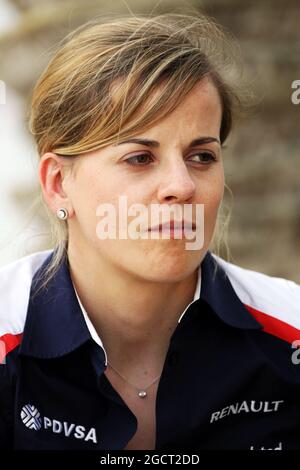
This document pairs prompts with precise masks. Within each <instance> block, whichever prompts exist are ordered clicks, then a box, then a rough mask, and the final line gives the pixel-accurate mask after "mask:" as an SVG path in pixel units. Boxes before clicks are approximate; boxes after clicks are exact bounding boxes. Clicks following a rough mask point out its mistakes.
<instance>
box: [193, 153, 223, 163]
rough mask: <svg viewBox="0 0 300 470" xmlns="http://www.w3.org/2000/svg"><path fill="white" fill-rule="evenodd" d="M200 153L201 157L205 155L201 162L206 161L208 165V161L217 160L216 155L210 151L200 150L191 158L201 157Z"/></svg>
mask: <svg viewBox="0 0 300 470" xmlns="http://www.w3.org/2000/svg"><path fill="white" fill-rule="evenodd" d="M199 155H200V156H201V157H204V160H203V159H202V160H200V161H199V163H204V164H205V165H207V164H208V163H211V162H215V161H217V159H216V157H215V156H214V155H213V154H212V153H210V152H198V153H195V154H194V155H191V157H190V158H193V157H199ZM190 158H189V160H190ZM196 163H198V162H196Z"/></svg>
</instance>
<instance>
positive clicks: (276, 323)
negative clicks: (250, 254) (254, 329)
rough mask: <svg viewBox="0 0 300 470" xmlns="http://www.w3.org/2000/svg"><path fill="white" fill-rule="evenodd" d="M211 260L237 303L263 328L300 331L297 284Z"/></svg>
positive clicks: (299, 306)
mask: <svg viewBox="0 0 300 470" xmlns="http://www.w3.org/2000/svg"><path fill="white" fill-rule="evenodd" d="M213 257H214V258H215V260H216V262H217V264H218V265H219V266H221V268H222V269H223V271H224V272H225V273H226V276H227V277H228V278H229V280H230V283H231V285H232V287H233V288H234V290H235V292H236V294H237V296H238V297H239V299H240V300H241V302H242V303H243V304H244V305H245V306H246V307H247V308H248V310H249V311H250V312H251V313H252V314H253V315H254V316H255V317H256V319H257V320H258V321H259V322H260V323H262V324H263V325H268V326H267V328H271V329H272V328H275V330H274V331H277V330H278V328H279V329H280V330H282V331H283V330H285V332H287V328H288V327H292V328H293V330H294V329H297V330H300V285H299V284H297V283H296V282H294V281H291V280H288V279H284V278H280V277H275V276H270V275H267V274H264V273H261V272H257V271H253V270H250V269H246V268H243V267H241V266H238V265H236V264H233V263H230V262H228V261H225V260H223V259H222V258H220V257H218V256H216V255H215V254H213ZM270 325H271V326H270ZM265 329H266V328H265ZM276 336H277V335H276ZM280 336H282V335H280Z"/></svg>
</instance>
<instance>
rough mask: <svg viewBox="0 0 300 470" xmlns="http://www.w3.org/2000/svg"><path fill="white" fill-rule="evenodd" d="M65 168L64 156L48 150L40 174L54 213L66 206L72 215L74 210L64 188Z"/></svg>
mask: <svg viewBox="0 0 300 470" xmlns="http://www.w3.org/2000/svg"><path fill="white" fill-rule="evenodd" d="M64 170H65V168H64V165H63V157H60V156H58V155H56V154H55V153H51V152H47V153H45V154H44V155H43V156H42V157H41V159H40V162H39V168H38V174H39V179H40V184H41V188H42V192H43V196H44V199H45V201H46V203H47V205H48V207H49V209H50V210H51V211H52V212H53V213H54V214H55V213H56V211H57V210H58V209H59V208H61V207H65V208H66V209H67V210H68V212H69V217H71V216H72V215H73V214H74V210H73V207H72V204H71V201H70V199H69V198H68V195H67V194H66V192H65V190H64V188H63V182H64V177H65V171H64Z"/></svg>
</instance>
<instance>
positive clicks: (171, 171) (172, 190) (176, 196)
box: [157, 156, 196, 203]
mask: <svg viewBox="0 0 300 470" xmlns="http://www.w3.org/2000/svg"><path fill="white" fill-rule="evenodd" d="M195 188H196V186H195V183H194V181H193V179H192V178H191V175H190V173H189V170H188V168H187V166H186V164H185V162H184V161H183V159H182V156H180V157H178V158H177V157H174V158H173V159H172V161H171V162H169V164H168V165H166V168H165V169H164V171H163V172H162V175H161V182H160V185H159V188H158V193H157V198H158V201H159V203H163V202H174V203H180V202H184V201H188V200H190V199H191V198H192V196H193V195H194V193H195Z"/></svg>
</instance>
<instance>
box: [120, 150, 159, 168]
mask: <svg viewBox="0 0 300 470" xmlns="http://www.w3.org/2000/svg"><path fill="white" fill-rule="evenodd" d="M148 159H151V161H153V159H152V157H151V155H149V154H148V153H140V154H139V155H134V156H133V157H129V158H127V159H126V160H125V162H126V163H127V164H128V165H132V166H145V165H148V163H149V160H148Z"/></svg>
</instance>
